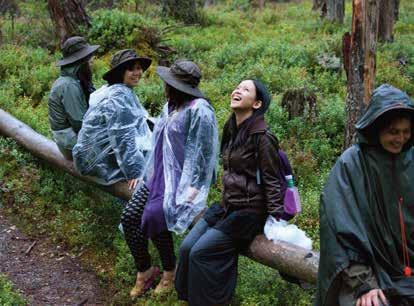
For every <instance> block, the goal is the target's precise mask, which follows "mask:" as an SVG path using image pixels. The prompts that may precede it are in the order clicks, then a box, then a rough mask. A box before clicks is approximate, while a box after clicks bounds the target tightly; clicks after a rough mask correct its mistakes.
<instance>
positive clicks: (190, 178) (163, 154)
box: [142, 99, 218, 237]
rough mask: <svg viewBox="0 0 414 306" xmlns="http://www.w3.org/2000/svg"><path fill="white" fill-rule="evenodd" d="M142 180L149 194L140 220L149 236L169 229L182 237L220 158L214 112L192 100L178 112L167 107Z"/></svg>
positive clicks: (199, 208)
mask: <svg viewBox="0 0 414 306" xmlns="http://www.w3.org/2000/svg"><path fill="white" fill-rule="evenodd" d="M153 143H154V144H156V146H155V149H154V151H153V152H152V154H151V156H150V157H149V159H148V162H147V167H146V171H145V178H146V179H145V181H146V184H147V186H148V188H149V189H150V194H149V197H148V202H147V205H146V207H145V211H144V215H143V218H142V229H143V231H144V234H145V235H146V236H147V237H153V236H154V235H156V234H158V233H160V232H162V231H164V230H166V229H168V230H170V231H174V232H176V233H177V234H182V233H183V232H184V231H185V230H186V229H187V228H188V226H189V225H190V224H191V223H192V221H193V219H194V217H195V216H197V215H198V214H199V213H200V212H201V211H202V210H203V209H204V208H205V207H206V199H207V196H208V192H209V188H210V184H211V181H212V178H213V173H214V169H215V166H216V160H217V153H218V132H217V122H216V117H215V114H214V110H213V108H212V107H211V105H210V104H209V103H208V102H207V101H206V100H204V99H196V100H194V101H192V102H190V103H188V104H187V105H185V106H183V107H182V109H180V110H179V111H171V110H169V109H168V104H166V105H165V106H164V109H163V111H162V113H161V115H160V117H159V120H158V122H157V124H156V126H155V129H154V134H153Z"/></svg>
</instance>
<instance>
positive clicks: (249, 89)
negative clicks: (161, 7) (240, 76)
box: [230, 80, 262, 112]
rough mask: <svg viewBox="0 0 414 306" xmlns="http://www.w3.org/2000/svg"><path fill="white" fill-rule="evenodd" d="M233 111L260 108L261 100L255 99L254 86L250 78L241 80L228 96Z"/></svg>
mask: <svg viewBox="0 0 414 306" xmlns="http://www.w3.org/2000/svg"><path fill="white" fill-rule="evenodd" d="M230 98H231V99H230V107H231V108H232V110H233V111H242V112H243V111H253V110H254V109H258V108H260V106H261V105H262V101H258V100H256V86H255V85H254V83H253V81H252V80H244V81H242V82H241V83H240V84H239V85H238V86H237V87H236V89H234V90H233V92H232V93H231V96H230Z"/></svg>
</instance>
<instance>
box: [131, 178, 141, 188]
mask: <svg viewBox="0 0 414 306" xmlns="http://www.w3.org/2000/svg"><path fill="white" fill-rule="evenodd" d="M138 183H139V179H137V178H136V179H132V180H128V189H129V190H131V189H135V187H137V185H138Z"/></svg>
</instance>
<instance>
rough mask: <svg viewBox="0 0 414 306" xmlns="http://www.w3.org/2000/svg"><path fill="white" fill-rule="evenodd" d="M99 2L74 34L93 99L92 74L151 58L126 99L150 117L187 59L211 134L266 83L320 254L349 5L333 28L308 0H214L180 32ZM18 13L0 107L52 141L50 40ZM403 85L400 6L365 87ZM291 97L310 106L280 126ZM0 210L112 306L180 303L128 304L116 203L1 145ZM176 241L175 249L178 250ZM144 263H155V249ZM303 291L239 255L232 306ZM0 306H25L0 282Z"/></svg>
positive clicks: (340, 116) (45, 24) (407, 85)
mask: <svg viewBox="0 0 414 306" xmlns="http://www.w3.org/2000/svg"><path fill="white" fill-rule="evenodd" d="M0 2H1V1H0ZM109 2H113V3H111V5H112V8H111V9H108V8H107V7H106V5H107V3H108V1H103V0H102V1H100V0H94V1H88V5H87V12H88V14H89V16H90V17H91V28H90V29H89V30H88V31H86V29H85V31H84V33H83V34H84V35H85V36H86V37H87V38H88V40H89V42H90V43H92V44H99V45H101V48H100V49H99V52H98V54H97V56H96V57H95V60H94V66H93V70H94V83H95V85H96V87H99V86H100V85H102V84H104V81H103V80H102V78H101V76H102V74H103V73H104V72H105V71H106V70H107V69H108V64H109V60H110V58H111V55H112V54H113V53H114V52H115V51H116V50H119V49H123V48H135V49H136V50H137V51H138V53H139V54H140V55H145V56H150V57H151V58H153V60H154V64H153V65H152V66H151V67H150V69H149V70H148V71H147V72H146V73H145V75H144V77H143V79H142V80H141V81H140V83H139V85H138V87H137V88H136V93H137V95H138V97H139V98H140V100H141V102H142V103H143V105H144V106H145V107H146V108H147V109H148V111H149V112H150V113H151V115H154V116H156V115H157V114H158V113H159V111H160V109H161V106H162V105H163V104H164V103H165V98H164V90H163V83H162V81H161V80H160V79H159V78H158V76H157V75H156V73H155V66H156V65H155V64H156V63H161V64H165V63H171V62H173V61H174V60H175V59H177V58H187V59H191V60H193V61H195V62H196V63H197V64H198V65H199V66H200V68H201V70H202V72H203V79H202V82H201V89H202V90H203V91H204V92H205V93H206V95H207V96H208V97H209V99H210V100H211V102H212V105H213V106H214V109H215V111H216V116H217V119H218V122H219V126H220V130H221V128H222V127H223V124H224V122H225V120H226V119H227V118H228V116H229V114H230V110H229V95H230V93H231V91H232V90H233V89H234V87H235V86H236V85H237V84H238V82H239V81H241V80H243V79H246V78H258V79H261V80H263V82H264V83H265V84H267V85H268V87H269V89H270V91H271V93H272V96H273V101H272V105H271V107H270V111H269V113H268V115H267V121H268V123H269V125H270V128H271V129H272V131H273V132H274V133H275V134H276V135H277V136H278V138H279V139H280V141H281V146H282V148H283V149H284V150H285V151H286V152H287V153H288V155H289V157H290V159H291V162H292V164H293V167H294V172H295V178H296V181H297V183H298V186H299V190H300V194H301V197H302V202H303V212H302V213H301V214H300V215H299V216H298V217H296V218H295V219H294V220H293V222H294V223H295V224H297V225H298V226H299V227H300V228H301V229H303V230H305V231H306V232H307V234H308V235H309V236H310V237H311V238H312V240H313V247H314V249H316V250H317V249H318V248H319V216H318V212H319V195H320V192H321V190H322V187H323V184H324V182H325V180H326V177H327V175H328V173H329V170H330V168H331V167H332V165H333V163H334V162H335V160H336V158H337V157H338V156H339V155H340V153H341V152H342V149H343V143H344V126H345V120H346V113H345V98H346V92H347V83H346V75H345V72H344V70H343V68H342V64H341V59H342V36H343V34H344V33H345V32H347V31H350V29H351V16H352V7H351V3H350V2H349V1H347V2H346V9H345V20H344V23H343V24H336V23H332V22H329V21H327V20H324V19H321V18H320V16H319V15H320V13H319V12H316V11H312V3H311V1H310V0H303V1H292V2H282V3H281V2H277V1H276V2H275V1H272V2H271V3H268V4H267V6H266V7H265V8H264V9H261V10H259V9H258V8H257V7H255V6H254V5H253V4H251V3H250V1H247V0H233V1H231V0H223V1H215V2H216V3H215V4H214V5H212V6H209V7H208V8H205V9H203V10H200V11H199V12H198V15H197V20H195V21H193V22H192V23H193V24H192V25H185V24H184V23H183V22H181V21H178V20H176V19H174V18H169V17H165V16H164V14H163V11H162V7H161V6H160V5H158V4H157V3H156V2H151V1H130V0H119V1H109ZM16 3H17V4H18V5H17V7H16V8H15V9H14V10H6V11H3V12H2V16H1V17H0V29H1V32H0V108H2V109H4V110H6V111H8V112H9V113H11V114H13V115H14V116H16V117H17V118H18V119H20V120H22V121H23V122H25V123H26V124H28V125H30V126H31V127H32V128H33V129H35V130H36V131H37V132H39V133H41V134H43V135H45V136H47V137H49V138H51V133H50V130H49V124H48V118H47V98H48V93H49V90H50V88H51V85H52V83H53V81H54V80H55V79H56V78H57V76H58V74H59V70H58V68H57V67H56V66H55V63H56V61H57V60H58V59H60V58H61V53H60V51H59V48H58V46H59V37H58V36H57V34H56V31H55V28H54V25H53V23H52V21H51V20H50V17H49V12H48V10H47V3H46V1H35V0H24V1H23V0H22V1H16ZM413 78H414V2H413V1H411V0H401V2H400V9H399V19H398V21H397V23H396V24H395V27H394V41H393V42H392V43H381V44H379V45H378V48H377V72H376V85H379V84H382V83H390V84H392V85H394V86H396V87H398V88H401V89H403V90H405V91H406V92H407V93H408V94H409V95H410V96H412V97H413V96H414V82H413V81H414V80H413ZM292 90H300V91H301V92H302V93H303V97H304V98H305V100H306V101H313V102H312V103H311V104H309V105H313V106H314V107H306V108H305V111H304V113H303V115H302V116H299V117H292V116H289V113H288V111H287V110H286V109H285V108H284V107H282V100H283V97H284V95H285V94H286V93H287V92H288V91H292ZM309 105H308V106H309ZM219 182H220V181H219ZM220 190H221V186H220V183H217V184H216V185H215V186H213V187H212V190H211V192H210V196H209V203H212V202H215V201H218V200H219V198H220ZM0 206H1V208H2V209H3V211H4V212H5V213H6V214H7V216H8V218H9V219H10V220H13V222H14V223H15V224H17V225H18V226H19V227H21V228H23V229H24V231H25V232H26V233H28V234H30V235H31V236H32V237H36V236H44V235H47V236H49V237H51V239H52V240H53V242H54V243H56V244H60V245H64V246H65V248H67V249H68V250H69V251H70V252H71V253H72V254H75V255H77V256H79V258H80V259H81V260H82V262H83V263H84V264H85V265H86V266H88V267H90V268H91V269H92V270H93V271H95V273H96V274H97V275H98V276H99V279H100V281H101V284H102V286H103V287H104V288H105V292H107V294H108V296H107V300H108V301H109V302H110V303H112V304H114V305H133V304H137V305H178V301H177V298H176V295H175V294H171V295H169V296H166V297H163V298H158V299H157V298H154V297H152V296H150V295H148V296H145V297H144V298H142V299H140V300H138V301H134V302H131V301H130V299H129V295H128V292H129V289H130V288H131V286H132V284H133V282H134V279H135V270H134V266H133V260H132V257H131V256H130V254H129V251H128V249H127V246H126V244H125V242H124V240H123V237H122V235H121V233H120V232H119V231H118V223H119V219H120V213H121V210H122V207H121V205H119V203H117V201H116V200H115V199H114V198H113V197H111V196H109V195H106V194H103V193H102V192H100V191H99V190H98V189H96V188H94V187H91V186H89V185H86V184H85V183H83V182H80V181H78V180H77V179H74V178H72V177H71V176H69V175H68V174H65V173H63V172H61V171H59V170H56V169H52V168H50V167H49V166H48V165H47V164H45V163H43V162H41V161H39V160H38V159H36V158H34V157H33V156H32V155H31V154H30V153H28V152H26V151H24V150H23V149H21V148H19V147H18V146H17V144H16V143H15V142H14V141H13V140H10V139H5V138H2V137H0ZM175 242H176V250H178V246H179V244H180V242H181V238H180V237H177V239H176V240H175ZM151 252H152V253H153V254H156V253H155V252H154V249H153V248H152V249H151ZM154 258H157V257H156V256H155V257H154ZM314 293H315V291H314V289H309V290H304V289H302V288H300V287H298V286H297V285H294V284H291V283H288V282H286V281H284V280H283V279H282V278H280V276H279V275H278V273H277V271H275V270H273V269H271V268H268V267H265V266H263V265H261V264H258V263H256V262H253V261H252V260H250V259H247V258H244V257H242V258H241V260H240V261H239V281H238V286H237V290H236V296H235V299H234V301H233V305H295V306H296V305H311V304H312V299H313V296H314ZM2 298H3V299H4V300H1V299H2ZM0 301H2V302H4V301H6V302H8V303H11V304H13V303H17V304H20V303H23V302H22V300H21V297H19V296H18V295H16V294H14V293H12V292H11V287H10V284H9V283H8V282H7V281H5V279H4V277H2V276H0Z"/></svg>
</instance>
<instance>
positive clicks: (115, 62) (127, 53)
mask: <svg viewBox="0 0 414 306" xmlns="http://www.w3.org/2000/svg"><path fill="white" fill-rule="evenodd" d="M129 61H137V62H139V64H140V65H141V68H142V72H144V71H145V70H147V69H148V67H149V66H150V65H151V62H152V60H151V59H150V58H147V57H140V56H138V55H137V53H136V52H135V51H134V50H132V49H124V50H120V51H118V52H116V53H115V54H114V56H112V59H111V63H110V64H109V65H110V67H111V69H110V70H109V71H107V72H105V74H104V75H103V76H102V78H103V79H104V80H106V81H108V78H109V76H110V75H111V74H112V73H113V72H114V70H115V69H116V68H117V67H119V66H120V65H122V64H124V63H126V62H129Z"/></svg>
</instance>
